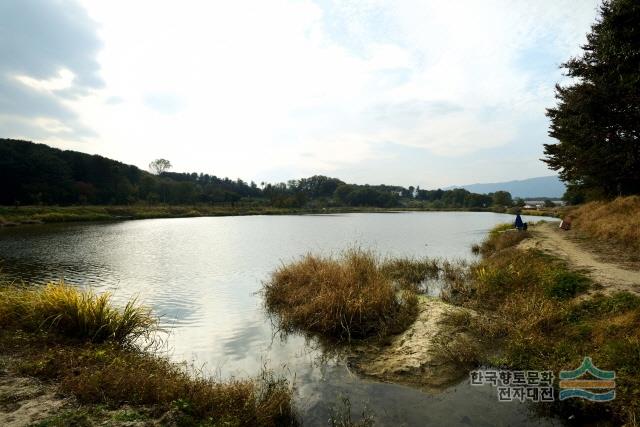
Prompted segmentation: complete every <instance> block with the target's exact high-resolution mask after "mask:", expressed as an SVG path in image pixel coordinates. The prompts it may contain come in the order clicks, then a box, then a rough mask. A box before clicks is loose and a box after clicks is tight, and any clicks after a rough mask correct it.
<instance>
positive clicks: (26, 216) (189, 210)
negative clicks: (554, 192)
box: [0, 203, 561, 227]
mask: <svg viewBox="0 0 640 427" xmlns="http://www.w3.org/2000/svg"><path fill="white" fill-rule="evenodd" d="M514 209H515V208H508V209H506V208H503V207H488V208H473V209H470V208H438V209H435V208H427V207H392V208H378V207H367V206H362V207H350V206H344V207H307V208H278V207H272V206H260V205H257V206H256V205H243V204H241V203H238V204H236V205H234V206H232V205H106V206H99V205H87V206H17V207H15V206H0V227H15V226H24V225H33V224H46V223H62V222H91V221H122V220H133V219H152V218H193V217H214V216H249V215H319V214H340V213H395V212H494V213H514ZM521 213H522V214H523V215H535V216H554V217H558V216H559V215H560V213H561V210H560V209H558V208H555V209H542V210H522V211H521Z"/></svg>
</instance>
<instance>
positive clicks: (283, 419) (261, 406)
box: [0, 283, 298, 426]
mask: <svg viewBox="0 0 640 427" xmlns="http://www.w3.org/2000/svg"><path fill="white" fill-rule="evenodd" d="M155 329H156V322H155V320H154V318H153V317H152V315H151V313H150V312H149V311H148V310H147V309H145V308H143V307H140V306H139V305H137V304H136V303H135V302H130V303H129V304H127V305H126V306H125V307H124V308H122V309H120V308H117V307H114V306H113V305H112V304H111V303H110V300H109V296H108V295H106V294H103V295H96V294H94V293H91V292H83V291H79V290H77V289H75V288H72V287H70V286H67V285H64V284H62V283H60V284H52V285H48V286H45V287H26V286H22V287H16V286H13V285H6V284H4V285H3V284H1V283H0V355H7V356H9V357H10V359H11V360H13V362H12V365H13V366H12V367H11V368H12V369H14V370H17V371H18V372H19V373H21V374H23V375H30V376H35V377H38V378H41V379H45V380H49V381H52V382H53V383H54V384H56V385H57V386H58V389H59V391H60V393H61V394H63V395H65V396H73V397H75V398H76V399H77V400H78V401H79V402H80V403H83V404H106V405H109V406H110V407H115V408H118V407H120V406H122V405H145V406H151V407H153V410H154V411H156V412H157V414H156V415H157V416H158V417H164V419H165V421H166V423H163V424H170V425H182V426H199V425H234V426H281V425H296V424H297V423H298V417H297V415H296V412H295V409H294V407H293V390H292V388H291V387H290V386H289V383H288V381H287V380H286V379H284V378H281V377H277V376H275V375H274V374H273V373H272V372H270V371H268V370H266V369H265V370H264V371H263V373H262V374H261V375H260V376H259V377H258V378H250V379H230V380H226V381H218V380H215V379H211V378H206V377H203V376H201V375H198V374H197V373H194V372H191V371H189V370H188V369H187V367H186V366H185V365H184V364H175V363H172V362H170V361H169V360H168V359H166V358H164V357H161V356H159V355H156V354H152V353H149V352H147V351H143V350H141V349H139V348H138V347H137V346H136V345H135V341H136V340H137V339H138V338H140V337H142V336H146V335H148V334H151V333H152V332H153V331H155Z"/></svg>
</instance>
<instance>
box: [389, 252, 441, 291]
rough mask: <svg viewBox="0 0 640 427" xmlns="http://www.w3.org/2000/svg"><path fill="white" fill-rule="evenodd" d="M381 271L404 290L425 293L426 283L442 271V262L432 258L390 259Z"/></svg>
mask: <svg viewBox="0 0 640 427" xmlns="http://www.w3.org/2000/svg"><path fill="white" fill-rule="evenodd" d="M380 270H381V271H382V273H383V274H384V275H386V276H387V277H388V278H390V279H391V280H393V281H394V282H395V283H397V284H398V285H399V286H400V287H402V288H403V289H410V290H413V291H416V292H424V291H425V290H426V289H425V287H426V286H425V282H426V281H427V280H429V279H435V278H437V277H438V276H439V274H440V271H441V270H442V267H441V262H440V261H439V260H437V259H431V258H422V259H419V258H408V257H403V258H388V259H385V260H384V261H383V262H382V264H381V266H380Z"/></svg>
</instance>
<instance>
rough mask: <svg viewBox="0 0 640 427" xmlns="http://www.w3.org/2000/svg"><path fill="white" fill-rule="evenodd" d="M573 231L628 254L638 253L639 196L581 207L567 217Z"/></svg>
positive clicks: (592, 203)
mask: <svg viewBox="0 0 640 427" xmlns="http://www.w3.org/2000/svg"><path fill="white" fill-rule="evenodd" d="M567 215H568V216H570V217H571V218H572V224H573V227H574V228H575V229H576V230H579V231H581V232H584V233H586V234H587V235H589V236H591V237H595V238H599V239H604V240H608V241H611V242H613V243H615V244H618V245H620V246H622V247H624V248H627V249H631V250H636V251H637V250H640V196H629V197H618V198H617V199H615V200H612V201H608V202H607V201H597V202H590V203H587V204H584V205H581V206H579V207H577V208H575V209H573V210H571V211H570V212H569V213H568V214H567Z"/></svg>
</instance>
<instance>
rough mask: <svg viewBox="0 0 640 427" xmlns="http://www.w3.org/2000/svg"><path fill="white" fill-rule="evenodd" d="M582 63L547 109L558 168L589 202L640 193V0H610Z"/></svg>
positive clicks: (572, 65) (551, 159)
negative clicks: (589, 199) (552, 105)
mask: <svg viewBox="0 0 640 427" xmlns="http://www.w3.org/2000/svg"><path fill="white" fill-rule="evenodd" d="M582 49H583V54H582V56H581V57H578V58H572V59H570V60H569V61H568V62H566V63H565V64H563V67H564V68H565V69H566V70H567V75H568V76H570V77H573V78H575V80H574V81H573V83H572V84H571V85H569V86H566V87H562V86H560V85H556V98H557V100H558V103H557V105H556V107H554V108H550V109H548V110H547V116H548V117H549V118H550V119H551V127H550V131H549V135H550V136H551V137H553V138H555V139H557V140H558V141H559V142H558V143H556V144H545V145H544V152H545V155H546V158H544V159H543V160H544V161H545V162H546V163H547V164H548V165H549V167H550V168H551V169H554V170H557V171H559V175H560V178H561V179H562V180H564V181H565V182H566V183H567V184H568V194H573V195H576V194H579V195H586V196H587V197H588V198H600V197H614V196H618V195H628V194H638V193H640V141H639V140H638V138H639V136H640V1H639V0H605V1H604V3H603V4H602V6H601V7H600V16H599V18H598V21H597V22H596V23H595V24H594V25H593V26H592V27H591V33H590V34H588V35H587V44H586V45H584V46H582Z"/></svg>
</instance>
